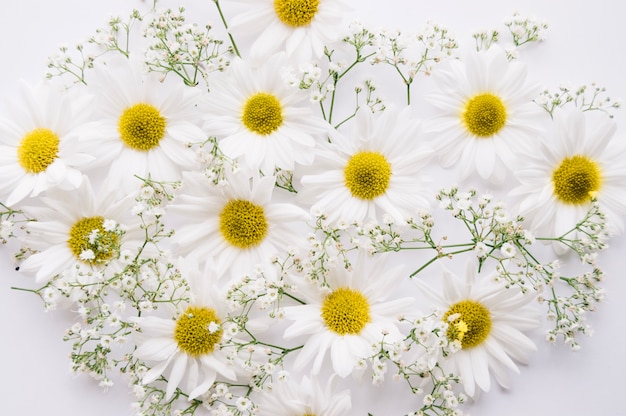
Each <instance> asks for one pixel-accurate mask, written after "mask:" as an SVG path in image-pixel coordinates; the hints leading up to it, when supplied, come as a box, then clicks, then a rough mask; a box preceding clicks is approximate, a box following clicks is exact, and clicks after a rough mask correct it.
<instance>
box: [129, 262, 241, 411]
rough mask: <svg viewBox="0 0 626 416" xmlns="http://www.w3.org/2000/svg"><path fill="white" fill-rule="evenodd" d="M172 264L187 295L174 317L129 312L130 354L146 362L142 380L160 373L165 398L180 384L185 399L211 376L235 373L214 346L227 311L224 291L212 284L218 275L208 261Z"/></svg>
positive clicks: (221, 337)
mask: <svg viewBox="0 0 626 416" xmlns="http://www.w3.org/2000/svg"><path fill="white" fill-rule="evenodd" d="M178 266H179V267H180V270H181V273H182V274H183V276H184V277H185V278H186V279H187V282H188V284H189V287H190V289H191V292H190V296H191V298H192V301H191V303H190V304H188V305H186V306H184V307H182V309H181V310H180V311H179V312H178V314H177V316H175V319H170V318H160V317H156V316H142V317H140V318H135V319H134V320H133V322H135V323H136V325H137V327H138V328H140V332H138V333H137V334H136V340H137V349H136V350H135V352H134V354H135V356H136V357H137V358H139V359H140V360H142V361H144V362H146V363H147V365H148V366H149V368H150V369H149V370H148V371H147V372H146V374H145V376H144V378H143V380H142V382H143V383H144V384H148V383H151V382H153V381H155V380H157V379H158V378H160V377H161V376H166V378H167V389H166V391H165V396H166V399H169V398H171V397H172V395H173V394H174V392H175V391H176V389H177V388H180V389H181V390H183V392H184V393H185V394H188V395H189V399H190V400H191V399H194V398H196V397H198V396H200V395H202V394H204V393H206V391H207V390H209V389H210V388H211V386H212V385H213V383H214V382H215V380H216V378H217V377H224V378H226V379H228V380H230V381H233V380H236V374H235V371H234V369H233V368H232V367H231V365H229V364H228V359H227V353H226V352H225V351H224V350H222V349H221V348H220V345H221V343H222V342H223V341H224V337H225V332H224V328H223V323H224V319H225V318H226V317H227V313H228V311H227V309H226V307H225V305H226V299H225V296H223V294H222V293H221V291H220V290H219V289H218V288H217V286H215V284H216V283H217V280H218V275H217V274H216V271H215V269H214V267H213V265H212V263H211V262H207V263H206V265H205V267H204V268H203V270H200V269H199V268H198V265H197V264H196V263H194V262H193V261H184V260H180V262H179V264H178Z"/></svg>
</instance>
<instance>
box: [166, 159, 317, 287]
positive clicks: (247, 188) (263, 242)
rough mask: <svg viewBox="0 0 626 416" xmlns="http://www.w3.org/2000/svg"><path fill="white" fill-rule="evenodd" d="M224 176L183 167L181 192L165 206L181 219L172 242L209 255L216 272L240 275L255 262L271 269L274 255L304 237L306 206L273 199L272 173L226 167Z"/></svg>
mask: <svg viewBox="0 0 626 416" xmlns="http://www.w3.org/2000/svg"><path fill="white" fill-rule="evenodd" d="M226 178H227V180H226V183H225V184H223V185H217V186H216V185H213V183H212V182H211V181H210V180H209V179H207V178H206V177H205V176H203V175H202V174H199V173H185V175H184V179H183V189H182V191H181V194H180V195H179V196H178V197H177V198H176V202H175V203H174V204H172V205H171V206H170V208H169V209H170V210H171V212H173V213H175V214H178V215H181V216H184V219H185V224H184V225H182V226H180V227H179V228H177V230H176V234H175V236H174V242H175V244H176V245H177V246H178V248H179V249H180V250H181V251H182V252H184V253H187V254H190V255H193V256H197V257H198V258H201V259H205V258H210V257H214V258H215V259H216V265H217V268H218V273H219V274H220V275H224V274H226V273H228V274H230V275H231V276H232V277H233V278H235V279H239V278H241V277H243V276H246V275H248V276H249V275H251V274H252V273H253V272H254V271H255V269H256V267H257V266H261V268H262V270H263V271H264V272H265V273H271V272H272V270H273V266H272V259H273V257H274V256H275V255H277V254H280V253H284V252H286V250H287V249H288V247H291V246H297V245H298V241H302V242H304V237H303V236H302V233H301V229H302V228H303V227H304V223H305V221H306V219H307V218H308V217H307V215H306V212H305V211H304V210H302V209H301V208H299V207H297V206H295V205H293V204H290V203H276V202H273V201H272V193H273V190H274V183H275V178H274V177H273V176H264V177H259V176H258V175H250V174H248V173H246V172H244V171H243V170H242V171H240V172H239V173H236V174H235V173H232V172H230V171H229V170H226Z"/></svg>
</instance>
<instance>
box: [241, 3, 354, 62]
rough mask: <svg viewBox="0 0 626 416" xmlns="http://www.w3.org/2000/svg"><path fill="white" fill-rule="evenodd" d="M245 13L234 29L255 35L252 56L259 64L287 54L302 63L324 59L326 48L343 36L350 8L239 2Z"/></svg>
mask: <svg viewBox="0 0 626 416" xmlns="http://www.w3.org/2000/svg"><path fill="white" fill-rule="evenodd" d="M235 1H236V2H237V3H239V4H240V5H241V7H242V11H241V12H240V13H239V14H237V15H235V16H233V18H232V19H231V21H230V22H229V23H230V28H231V30H232V31H233V32H235V33H238V32H240V34H241V35H248V34H254V35H255V36H256V38H255V40H254V41H253V42H252V44H251V47H250V52H251V54H252V58H253V59H254V60H255V61H256V60H260V59H264V58H267V57H268V56H270V55H272V54H273V53H275V52H278V51H281V50H285V51H286V52H287V54H288V55H289V56H290V57H294V59H296V60H299V61H307V60H310V59H311V57H312V56H314V57H317V58H320V57H322V55H323V53H324V47H325V45H329V44H330V43H332V42H334V41H336V40H337V39H339V38H340V37H341V35H342V28H343V25H342V22H343V19H344V16H345V15H346V12H347V11H348V7H347V6H346V4H345V3H344V2H343V1H341V0H235Z"/></svg>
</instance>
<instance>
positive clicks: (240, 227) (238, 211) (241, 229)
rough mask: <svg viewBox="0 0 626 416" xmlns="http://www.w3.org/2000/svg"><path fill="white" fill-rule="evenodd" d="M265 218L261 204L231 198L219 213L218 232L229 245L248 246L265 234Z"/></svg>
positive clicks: (257, 242) (266, 226) (258, 240)
mask: <svg viewBox="0 0 626 416" xmlns="http://www.w3.org/2000/svg"><path fill="white" fill-rule="evenodd" d="M267 228H268V224H267V219H266V218H265V212H264V210H263V207H262V206H259V205H256V204H254V203H252V202H250V201H246V200H242V199H231V200H230V201H228V203H227V204H226V205H225V206H224V208H223V209H222V212H221V213H220V232H221V233H222V235H223V236H224V238H225V239H226V241H228V242H229V243H230V244H231V245H233V246H235V247H239V248H243V249H245V248H249V247H253V246H256V245H257V244H259V243H260V242H261V241H263V239H264V238H265V236H266V235H267Z"/></svg>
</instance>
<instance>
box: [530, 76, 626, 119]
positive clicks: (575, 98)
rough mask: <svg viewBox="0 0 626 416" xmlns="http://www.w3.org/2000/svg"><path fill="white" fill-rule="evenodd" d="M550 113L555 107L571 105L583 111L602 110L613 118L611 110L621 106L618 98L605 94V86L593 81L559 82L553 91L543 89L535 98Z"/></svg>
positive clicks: (551, 113) (552, 112)
mask: <svg viewBox="0 0 626 416" xmlns="http://www.w3.org/2000/svg"><path fill="white" fill-rule="evenodd" d="M535 102H536V103H537V104H539V105H540V106H541V107H543V108H544V109H545V110H546V111H547V112H548V113H550V115H553V114H554V111H555V110H556V109H557V108H562V107H565V106H566V105H573V106H575V107H577V108H580V109H581V110H583V111H602V112H604V113H606V114H608V116H609V117H610V118H613V117H614V115H613V114H612V110H616V109H618V108H620V107H621V106H622V103H621V101H620V100H613V99H612V98H611V97H609V96H607V95H606V88H605V87H600V86H598V85H597V84H595V83H591V84H589V85H586V84H582V85H579V86H572V85H569V83H563V84H561V85H560V86H559V87H558V89H556V90H554V91H550V90H547V89H546V90H543V91H542V92H541V93H540V94H539V96H538V97H537V98H536V99H535Z"/></svg>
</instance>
